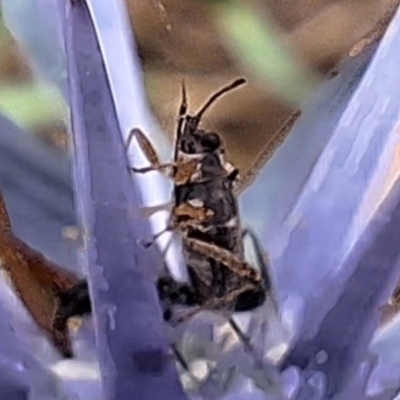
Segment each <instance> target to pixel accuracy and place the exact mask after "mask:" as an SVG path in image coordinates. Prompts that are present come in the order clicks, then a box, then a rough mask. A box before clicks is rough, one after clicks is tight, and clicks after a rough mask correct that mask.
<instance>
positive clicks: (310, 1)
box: [0, 0, 398, 172]
mask: <svg viewBox="0 0 400 400" xmlns="http://www.w3.org/2000/svg"><path fill="white" fill-rule="evenodd" d="M39 3H40V2H39ZM44 3H48V4H49V5H50V4H51V3H54V2H51V1H47V2H44ZM397 3H398V1H393V0H341V1H340V0H335V1H333V0H330V1H329V0H307V1H304V0H303V1H286V0H279V1H277V0H269V1H268V0H252V1H248V2H242V1H238V0H232V1H211V0H210V1H204V2H185V1H181V0H162V1H159V0H150V1H146V2H143V1H140V0H137V1H135V0H129V1H127V6H128V10H129V15H130V19H131V22H132V28H133V30H134V33H135V38H136V44H137V49H138V52H139V57H140V61H141V63H142V66H143V72H144V82H145V87H146V90H147V93H148V99H149V103H150V106H151V109H152V110H153V112H154V114H155V115H156V117H157V119H158V121H159V124H160V126H161V127H162V129H163V131H164V132H166V133H167V134H168V135H169V136H170V137H171V138H172V135H173V132H174V127H175V118H176V114H177V109H178V103H179V98H180V84H181V81H182V79H184V80H185V82H186V85H187V88H188V94H189V101H190V109H191V110H192V111H193V112H194V111H195V110H196V109H198V107H199V106H200V105H201V104H202V103H203V102H204V101H205V99H206V98H207V97H208V96H209V95H210V94H211V93H213V92H214V91H215V90H217V89H218V88H219V87H220V86H221V85H223V84H226V83H227V82H229V81H230V80H231V79H232V78H235V77H237V76H242V75H244V76H246V77H247V78H248V80H249V84H248V85H247V87H245V88H244V89H240V90H238V91H237V92H236V93H235V94H232V95H230V96H229V100H228V99H227V100H223V101H221V102H218V103H217V104H216V105H215V106H214V107H212V109H211V110H210V111H209V112H208V113H207V115H206V117H205V121H206V123H207V127H209V128H210V129H213V130H215V131H217V132H221V133H222V134H223V135H224V137H225V138H226V141H227V146H228V154H229V156H230V158H231V159H232V161H233V162H234V163H236V164H237V165H238V166H239V168H240V169H241V170H242V171H243V172H244V171H246V170H247V169H248V168H249V166H250V165H251V163H252V161H253V160H254V158H255V157H256V156H257V155H258V153H259V152H260V149H261V148H262V147H264V146H265V145H266V144H267V143H268V142H270V141H273V140H274V137H275V136H274V135H276V133H277V132H278V130H279V128H280V127H281V126H282V124H283V123H284V122H285V120H286V119H287V118H288V116H289V115H290V113H291V111H293V110H295V109H297V108H299V107H300V103H301V104H304V103H305V102H307V100H308V99H309V97H310V95H311V94H312V93H313V91H314V90H315V88H316V87H317V86H318V84H319V83H320V82H321V81H322V80H323V79H327V78H329V77H331V74H332V73H333V74H335V73H336V72H337V71H338V70H339V69H340V68H339V62H340V61H341V60H343V59H344V58H347V57H348V55H349V52H350V51H351V50H352V49H353V47H354V46H355V45H356V44H357V43H358V42H359V41H360V40H361V39H362V38H364V37H367V38H369V36H371V33H372V32H374V30H376V29H377V28H378V31H379V29H380V28H382V21H383V22H384V21H385V19H387V18H388V15H389V16H390V15H391V14H392V13H393V10H394V6H395V5H396V4H397ZM4 8H5V11H6V17H7V18H6V20H7V19H8V21H9V27H10V28H11V29H12V34H10V31H9V30H7V28H6V27H5V26H4V22H3V23H2V28H1V33H0V35H1V36H0V46H1V59H0V84H1V86H0V111H1V112H2V113H3V114H4V115H5V116H7V117H9V118H11V119H12V120H13V121H15V122H16V123H17V124H18V125H20V126H23V127H24V128H26V129H27V130H29V131H31V132H32V133H34V134H35V135H37V137H39V138H40V140H42V142H43V143H45V144H46V145H48V146H51V147H54V148H57V149H60V150H61V151H67V149H68V135H67V134H66V128H65V122H64V121H65V116H66V113H65V106H64V102H63V98H62V96H60V92H59V90H57V88H55V87H54V86H52V85H51V82H49V81H48V79H47V80H46V79H45V80H43V79H40V80H38V74H39V75H40V77H41V78H43V76H44V77H46V78H49V77H51V78H53V80H54V74H56V73H58V75H59V77H58V79H60V77H61V76H62V71H60V70H58V71H57V70H56V67H60V65H59V59H60V56H57V55H54V53H56V54H57V53H58V52H59V51H60V49H57V43H56V42H54V41H49V40H48V36H47V34H46V32H49V29H50V31H52V30H53V29H54V26H53V25H54V23H55V22H54V20H49V21H43V23H42V24H41V25H39V24H38V26H34V27H32V22H31V23H29V24H28V23H26V21H24V20H23V17H25V18H34V20H33V21H39V20H40V15H35V13H37V12H38V7H37V6H35V2H28V1H23V0H18V1H14V2H11V1H7V0H5V1H4ZM49 8H50V10H53V11H54V6H52V7H49ZM35 10H36V11H35ZM389 19H390V18H389ZM46 23H48V25H47V26H46ZM380 24H381V25H380ZM33 25H36V24H33ZM246 36H247V37H246ZM239 37H241V38H242V41H240V40H239V39H238V38H239ZM16 38H17V39H20V41H19V42H18V41H16ZM249 43H251V44H252V46H251V45H249ZM360 49H362V46H361V47H360ZM264 50H265V51H266V52H267V53H266V52H265V51H264ZM51 53H53V55H51ZM54 59H56V61H58V63H54V62H53V63H52V65H50V62H51V61H54ZM271 66H272V67H271ZM261 67H262V68H261ZM261 69H262V72H260V70H261ZM244 138H245V139H244Z"/></svg>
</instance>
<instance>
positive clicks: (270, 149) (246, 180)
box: [235, 111, 301, 195]
mask: <svg viewBox="0 0 400 400" xmlns="http://www.w3.org/2000/svg"><path fill="white" fill-rule="evenodd" d="M300 114H301V112H300V111H295V112H294V113H293V114H292V115H290V117H289V118H288V119H287V120H286V122H285V123H284V124H283V126H282V127H281V128H280V129H279V131H278V132H277V133H276V134H275V137H274V139H273V140H272V141H270V142H269V143H268V144H267V145H266V147H265V148H264V149H263V150H261V152H260V154H259V155H258V156H257V157H256V160H255V162H254V163H253V165H252V167H251V168H250V169H249V170H248V171H247V172H246V173H245V174H244V175H243V176H242V177H240V178H239V181H238V183H237V184H236V187H235V194H236V195H239V194H240V193H242V192H243V191H244V190H245V189H246V188H247V187H248V186H249V185H250V184H251V183H252V182H253V181H254V180H255V179H256V177H257V174H258V172H259V171H260V169H261V168H262V167H263V166H264V164H265V163H266V162H267V161H268V160H269V159H270V158H271V157H272V156H273V154H274V153H275V150H276V149H277V148H278V147H279V146H280V145H281V144H282V143H283V141H284V140H285V139H286V137H287V135H288V134H289V132H290V131H291V130H292V128H293V126H294V124H295V122H296V121H297V119H298V118H299V117H300Z"/></svg>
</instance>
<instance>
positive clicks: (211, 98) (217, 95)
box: [195, 78, 246, 121]
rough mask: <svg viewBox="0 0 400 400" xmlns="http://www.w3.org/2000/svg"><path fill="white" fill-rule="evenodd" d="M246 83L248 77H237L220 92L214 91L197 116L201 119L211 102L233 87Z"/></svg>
mask: <svg viewBox="0 0 400 400" xmlns="http://www.w3.org/2000/svg"><path fill="white" fill-rule="evenodd" d="M244 83H246V79H244V78H239V79H236V80H235V81H233V82H232V83H231V84H229V85H227V86H225V87H223V88H221V89H220V90H218V92H216V93H214V94H213V95H212V96H211V97H210V98H209V99H208V100H207V102H206V103H205V104H204V106H203V107H202V108H201V109H200V111H198V113H197V114H196V116H195V118H196V119H197V120H198V121H199V120H200V118H201V117H202V116H203V114H204V113H205V112H206V110H207V109H208V108H209V107H210V106H211V104H212V103H214V102H215V101H216V100H217V99H218V98H219V97H221V96H222V95H224V94H225V93H227V92H230V91H231V90H233V89H236V88H237V87H239V86H241V85H243V84H244Z"/></svg>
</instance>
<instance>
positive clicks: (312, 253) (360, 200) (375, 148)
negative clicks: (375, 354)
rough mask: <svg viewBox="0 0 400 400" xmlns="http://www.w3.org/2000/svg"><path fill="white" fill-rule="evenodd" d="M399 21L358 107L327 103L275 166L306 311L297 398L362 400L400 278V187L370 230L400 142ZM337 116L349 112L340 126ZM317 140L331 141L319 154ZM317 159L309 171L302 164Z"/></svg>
mask: <svg viewBox="0 0 400 400" xmlns="http://www.w3.org/2000/svg"><path fill="white" fill-rule="evenodd" d="M399 21H400V15H397V16H396V17H395V19H394V21H393V22H392V23H391V25H390V27H389V29H388V32H387V34H386V35H385V37H384V38H383V40H382V42H381V44H380V45H379V47H378V49H377V51H376V53H375V55H374V57H373V59H372V61H371V63H370V65H369V66H368V68H367V70H366V72H365V73H364V76H363V77H362V79H361V80H360V81H359V84H358V87H354V86H353V87H352V88H351V89H352V91H353V93H352V95H351V96H350V98H348V93H346V92H344V93H343V96H342V98H337V99H336V101H337V104H336V103H335V104H332V103H328V102H327V103H325V107H326V110H323V108H322V107H323V106H324V104H321V105H320V108H321V109H322V110H321V111H322V112H321V113H320V114H319V115H318V118H317V117H316V115H315V114H314V115H313V116H309V117H310V119H309V121H308V122H309V124H308V126H306V124H305V123H304V122H303V124H301V123H300V124H299V125H298V127H297V130H295V131H294V132H293V136H291V137H290V138H289V139H288V141H287V142H286V143H285V145H284V146H282V149H281V150H280V151H279V152H278V154H277V155H276V157H275V159H274V160H272V162H271V164H275V165H274V167H275V173H276V177H275V179H276V181H277V180H278V179H279V180H280V181H282V182H284V183H282V185H280V187H281V188H282V187H284V186H285V188H286V193H284V192H283V190H279V188H278V189H277V190H276V191H273V188H270V189H271V191H272V192H273V193H274V194H273V196H275V197H276V198H280V199H282V200H281V201H282V203H285V204H286V205H287V206H288V207H287V208H286V210H285V211H284V212H282V207H281V209H280V210H279V211H276V213H275V216H274V217H271V220H273V223H272V224H271V225H269V227H268V230H269V232H268V237H269V238H268V241H269V244H270V247H269V250H270V253H271V258H272V260H273V264H274V267H275V270H276V273H277V275H278V290H279V291H280V294H281V296H282V298H283V299H284V298H285V296H292V298H294V299H295V300H294V301H293V303H294V302H298V304H300V303H301V302H302V303H301V307H300V308H299V310H298V315H299V321H300V322H299V324H298V326H297V332H296V334H297V338H296V341H295V343H294V348H293V349H292V350H291V352H290V353H289V355H288V357H287V359H286V361H285V363H284V367H287V366H291V365H296V366H299V367H300V368H301V369H302V371H303V372H302V380H303V381H302V389H301V390H300V393H299V395H298V396H297V397H296V398H297V399H301V400H304V399H307V400H308V399H311V398H312V399H315V400H316V399H337V400H339V399H341V400H342V399H353V398H354V399H355V398H357V399H358V398H362V396H363V395H361V392H362V390H361V389H365V387H362V386H361V385H358V381H359V379H365V377H361V375H360V368H361V366H362V363H364V362H366V361H368V359H369V358H370V355H369V352H368V345H369V343H370V341H371V339H372V336H373V334H374V332H375V330H376V328H377V326H378V322H379V312H378V308H379V306H380V305H382V304H384V303H385V301H387V299H388V297H389V295H390V292H391V290H393V288H394V286H395V285H396V282H397V279H398V277H399V276H400V270H399V268H400V264H399V256H400V246H399V239H398V238H400V228H399V227H400V225H399V222H400V220H399V218H400V210H399V204H400V202H399V200H400V199H399V188H398V187H395V188H394V189H392V192H391V193H390V194H389V195H388V197H387V199H386V201H385V203H384V204H383V205H382V206H381V207H380V208H379V209H378V211H376V212H375V213H374V216H373V219H372V221H371V222H370V223H368V224H367V222H368V218H369V214H368V212H367V211H368V207H367V206H366V205H367V204H368V203H367V202H366V201H367V199H368V195H369V194H372V193H373V192H372V191H373V190H375V193H377V192H376V191H378V192H379V191H380V192H382V191H383V181H384V179H385V177H386V176H387V173H388V170H389V166H390V162H391V160H392V159H393V155H394V152H395V146H396V144H397V142H398V121H399V120H400V106H399V105H400V101H399V100H400V98H399V95H398V93H399V92H398V90H397V89H396V88H398V87H400V75H399V74H398V67H397V65H398V57H397V51H396V49H397V48H398V46H399V45H400V30H399ZM358 79H359V76H357V75H355V76H354V80H355V81H357V80H358ZM341 101H346V107H345V108H344V109H343V107H342V104H340V103H341ZM335 107H336V108H339V109H340V108H342V109H343V111H341V112H340V113H336V119H335V120H332V115H334V114H335V112H334V111H335ZM325 118H326V119H325ZM311 119H313V121H311V123H310V120H311ZM326 131H328V132H329V135H328V138H327V136H326ZM319 132H322V134H323V135H324V136H325V138H324V139H323V140H322V139H318V133H319ZM314 138H315V139H316V140H317V141H318V140H319V143H321V141H322V142H323V145H322V147H320V149H319V151H318V152H315V151H314V150H315V147H316V146H315V143H314V141H313V139H314ZM296 142H297V143H296ZM295 144H296V145H295ZM311 151H312V152H314V157H315V158H314V160H312V163H310V164H309V169H308V170H307V169H306V168H305V167H304V162H305V159H302V157H303V154H306V156H305V157H306V158H307V154H308V156H310V155H311ZM283 161H286V164H285V165H286V167H285V169H283ZM308 161H310V159H309V160H308ZM278 163H281V167H282V168H281V170H280V172H281V173H280V174H279V173H277V165H278ZM271 169H273V167H272V165H271ZM305 172H306V173H305ZM269 173H270V174H271V171H270V172H269ZM302 173H304V175H303V176H302V179H299V178H300V174H302ZM276 185H277V187H278V186H279V183H276ZM289 186H290V188H289ZM285 194H286V195H285ZM288 194H290V195H288ZM369 199H370V200H371V198H369ZM282 203H281V204H282ZM371 203H372V200H371V201H370V204H371ZM275 205H276V204H275ZM270 206H271V207H273V204H272V205H271V204H270ZM278 208H279V207H278ZM273 209H274V208H272V210H273ZM369 210H370V208H369ZM277 218H280V221H279V223H277V222H278V221H277ZM274 228H276V229H274ZM277 244H279V245H280V246H279V247H278V246H277ZM355 391H356V392H355Z"/></svg>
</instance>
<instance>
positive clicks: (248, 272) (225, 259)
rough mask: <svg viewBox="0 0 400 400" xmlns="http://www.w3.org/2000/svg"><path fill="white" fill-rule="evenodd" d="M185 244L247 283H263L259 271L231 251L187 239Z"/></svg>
mask: <svg viewBox="0 0 400 400" xmlns="http://www.w3.org/2000/svg"><path fill="white" fill-rule="evenodd" d="M185 243H186V245H187V246H188V247H189V248H190V249H191V250H193V251H196V252H197V253H199V254H202V255H204V256H205V257H209V258H213V259H214V260H215V261H217V262H220V263H222V264H224V265H226V266H227V267H228V268H229V269H230V270H231V271H232V272H234V273H236V274H237V275H238V276H240V277H241V278H243V279H245V280H246V281H251V282H254V283H259V282H262V276H261V274H260V273H259V271H257V270H255V269H254V268H252V267H251V266H250V265H249V264H248V263H246V262H244V261H242V260H241V259H240V258H239V257H237V256H236V255H235V254H233V253H232V252H230V251H229V250H226V249H224V248H222V247H218V246H216V245H213V244H210V243H207V242H203V241H201V240H198V239H192V238H185Z"/></svg>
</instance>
